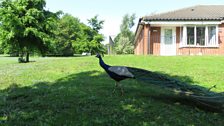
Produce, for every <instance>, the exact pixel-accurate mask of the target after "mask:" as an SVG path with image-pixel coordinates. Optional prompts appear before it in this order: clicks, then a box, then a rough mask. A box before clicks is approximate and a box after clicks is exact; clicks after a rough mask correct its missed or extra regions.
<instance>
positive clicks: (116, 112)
mask: <svg viewBox="0 0 224 126" xmlns="http://www.w3.org/2000/svg"><path fill="white" fill-rule="evenodd" d="M176 78H178V79H181V77H176ZM182 79H184V80H187V81H189V82H193V81H192V80H191V79H190V78H188V77H182ZM113 83H114V82H113V81H112V80H109V77H108V76H107V75H106V74H105V73H102V72H99V71H87V72H81V73H78V74H72V75H69V76H67V77H64V78H61V79H59V80H57V81H55V82H52V83H50V82H39V83H36V84H33V85H32V86H27V87H20V86H19V85H20V84H13V85H11V86H10V87H9V88H7V89H4V90H0V124H7V125H60V126H61V125H133V124H134V125H143V124H148V125H150V124H155V125H163V124H170V125H173V124H175V125H181V124H184V123H187V124H192V125H197V124H202V125H203V124H205V125H206V124H208V123H211V124H217V125H219V124H220V125H221V124H223V123H224V121H223V119H222V117H221V116H220V115H219V114H218V115H213V114H211V113H207V114H208V115H206V113H205V112H204V111H199V110H196V109H191V108H190V107H187V106H180V105H175V104H173V103H172V102H169V104H167V103H166V102H160V101H167V99H162V98H160V97H159V95H155V94H156V93H157V91H156V90H155V89H157V88H156V87H153V86H152V87H151V86H148V85H139V84H137V83H136V82H135V81H133V80H127V81H123V82H122V83H123V84H124V88H125V92H126V94H125V96H123V97H121V96H120V95H117V94H112V90H113V88H114V84H113ZM160 94H162V92H160ZM146 96H147V97H146ZM148 96H149V97H148ZM158 99H159V100H158ZM179 111H181V114H183V115H184V116H180V115H178V113H179ZM192 112H193V113H192ZM196 113H197V114H196ZM198 113H201V115H198ZM179 114H180V113H179ZM169 116H172V118H171V117H169ZM196 116H197V118H195V117H196ZM208 116H209V118H210V122H208V121H206V120H207V118H208ZM158 117H159V118H160V119H158ZM167 118H169V120H167ZM177 118H178V119H179V120H182V121H181V122H179V121H177ZM188 118H189V119H188ZM203 120H204V121H205V122H203Z"/></svg>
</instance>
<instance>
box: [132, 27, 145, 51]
mask: <svg viewBox="0 0 224 126" xmlns="http://www.w3.org/2000/svg"><path fill="white" fill-rule="evenodd" d="M143 37H144V36H143V29H142V30H141V31H140V34H139V36H138V38H137V41H136V43H135V50H134V52H135V54H136V55H142V54H143Z"/></svg>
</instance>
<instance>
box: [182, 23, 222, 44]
mask: <svg viewBox="0 0 224 126" xmlns="http://www.w3.org/2000/svg"><path fill="white" fill-rule="evenodd" d="M217 28H218V26H212V25H209V26H201V25H200V26H184V27H183V28H181V31H180V33H181V34H182V35H181V40H182V41H181V42H182V43H181V45H182V46H191V47H192V46H199V47H201V46H205V47H214V46H217V45H218V39H217V38H218V37H217V35H218V33H217Z"/></svg>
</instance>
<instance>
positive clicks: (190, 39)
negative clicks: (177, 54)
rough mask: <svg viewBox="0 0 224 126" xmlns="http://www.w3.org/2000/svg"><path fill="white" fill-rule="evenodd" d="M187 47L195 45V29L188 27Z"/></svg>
mask: <svg viewBox="0 0 224 126" xmlns="http://www.w3.org/2000/svg"><path fill="white" fill-rule="evenodd" d="M187 45H194V27H187Z"/></svg>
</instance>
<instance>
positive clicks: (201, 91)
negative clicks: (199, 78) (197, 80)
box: [127, 67, 224, 112]
mask: <svg viewBox="0 0 224 126" xmlns="http://www.w3.org/2000/svg"><path fill="white" fill-rule="evenodd" d="M127 69H128V70H129V71H130V72H131V73H132V74H133V75H134V77H135V79H136V80H138V81H141V82H142V83H144V84H150V85H156V86H159V87H160V88H166V89H167V90H169V91H170V92H173V94H176V95H178V97H181V99H182V100H186V101H188V102H191V103H192V104H195V105H197V106H198V107H202V108H205V109H207V110H212V111H216V112H224V93H216V92H212V91H210V89H206V88H204V87H200V86H198V85H192V84H189V83H187V82H183V81H180V80H178V79H175V78H174V77H169V76H168V75H166V74H162V73H159V72H152V71H149V70H144V69H140V68H134V67H127ZM214 87H215V86H214Z"/></svg>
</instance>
